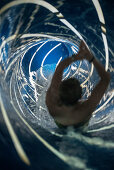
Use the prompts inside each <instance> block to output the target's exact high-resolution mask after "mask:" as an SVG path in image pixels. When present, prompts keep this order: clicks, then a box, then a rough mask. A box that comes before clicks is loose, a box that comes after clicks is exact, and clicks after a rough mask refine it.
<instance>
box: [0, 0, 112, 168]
mask: <svg viewBox="0 0 114 170" xmlns="http://www.w3.org/2000/svg"><path fill="white" fill-rule="evenodd" d="M8 2H11V1H8ZM8 2H7V1H5V2H4V1H1V6H0V7H1V10H0V25H1V26H0V56H1V57H0V99H1V100H0V106H1V107H0V110H1V113H0V150H1V152H0V163H1V164H0V166H1V169H41V170H43V169H49V170H50V169H65V170H66V169H68V170H69V169H84V170H85V169H92V170H93V169H95V170H97V169H100V170H102V169H105V170H106V169H113V168H114V166H113V161H114V143H113V142H114V137H113V132H114V107H113V102H114V98H113V95H114V91H113V87H114V82H113V77H114V75H113V62H114V60H113V56H114V54H113V48H114V43H113V26H114V24H113V7H112V4H111V3H109V2H107V1H102V0H101V1H100V5H101V7H102V10H103V15H104V17H105V22H106V31H107V32H106V34H105V31H104V33H103V32H102V31H101V25H100V21H99V18H98V15H97V12H96V10H95V5H96V4H97V1H96V3H95V5H94V4H93V2H92V1H91V0H89V1H85V2H84V1H82V0H78V1H74V0H72V3H71V1H70V0H67V1H66V0H62V1H59V0H58V1H54V2H53V1H51V0H48V1H39V0H38V1H30V0H29V1H22V0H20V1H14V2H13V3H10V4H9V5H7V6H5V5H6V4H7V3H8ZM25 2H26V3H25ZM19 3H20V4H19ZM3 6H5V8H2V7H3ZM57 10H58V11H59V12H61V13H62V14H59V15H58V11H57ZM109 12H110V16H109V15H108V13H109ZM63 16H64V18H63ZM101 20H102V22H103V18H102V17H101ZM80 39H84V41H85V42H86V43H87V45H88V46H89V48H90V49H91V50H92V52H93V53H94V55H95V57H96V58H98V59H99V60H100V62H101V63H102V64H103V65H104V66H105V68H106V70H109V71H110V74H111V82H110V85H109V87H108V90H107V91H106V93H105V95H104V96H103V98H102V100H101V102H100V103H99V105H98V107H97V109H96V110H95V112H94V113H93V116H92V118H91V120H90V122H89V125H88V127H87V128H86V130H85V131H79V130H76V129H73V128H72V127H69V128H68V129H66V130H61V129H58V127H57V126H56V124H55V122H54V120H53V118H52V117H51V116H50V115H49V113H48V110H47V107H46V105H45V95H46V91H47V89H48V87H49V85H50V82H51V79H52V76H53V73H54V71H55V68H56V66H57V65H58V64H59V62H60V61H61V60H63V59H64V58H66V57H68V56H70V55H72V54H73V53H77V52H78V50H79V43H80ZM68 77H76V78H78V79H79V81H80V83H81V85H82V88H83V99H86V98H87V97H88V96H89V95H90V92H91V90H92V89H93V88H94V86H95V85H96V83H97V82H98V79H99V77H98V75H97V73H96V70H95V69H94V67H93V66H92V65H91V64H89V63H88V62H87V61H86V60H84V61H77V62H76V63H72V65H71V66H69V67H68V68H67V69H66V70H65V71H64V75H63V79H66V78H68ZM6 161H7V164H6ZM17 167H18V168H17Z"/></svg>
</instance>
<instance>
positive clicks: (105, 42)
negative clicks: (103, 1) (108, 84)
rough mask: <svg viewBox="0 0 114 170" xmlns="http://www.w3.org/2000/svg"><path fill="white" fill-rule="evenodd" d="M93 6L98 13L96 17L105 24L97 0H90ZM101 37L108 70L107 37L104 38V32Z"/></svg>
mask: <svg viewBox="0 0 114 170" xmlns="http://www.w3.org/2000/svg"><path fill="white" fill-rule="evenodd" d="M92 2H93V4H94V6H95V8H96V11H97V14H98V17H99V20H100V22H101V23H103V24H105V20H104V16H103V12H102V9H101V6H100V4H99V1H98V0H92ZM101 29H102V31H103V30H104V29H105V28H104V27H103V26H101ZM105 32H106V29H105ZM102 38H103V42H104V47H105V55H106V65H105V69H106V70H108V64H109V52H108V43H107V39H106V35H105V34H104V33H102Z"/></svg>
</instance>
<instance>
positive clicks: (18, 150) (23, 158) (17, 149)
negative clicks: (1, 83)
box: [0, 95, 30, 165]
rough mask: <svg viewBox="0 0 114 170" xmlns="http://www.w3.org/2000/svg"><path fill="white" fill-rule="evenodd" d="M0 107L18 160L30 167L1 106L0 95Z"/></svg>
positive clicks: (2, 105)
mask: <svg viewBox="0 0 114 170" xmlns="http://www.w3.org/2000/svg"><path fill="white" fill-rule="evenodd" d="M0 107H1V111H2V115H3V118H4V121H5V123H6V126H7V129H8V132H9V134H10V136H11V139H12V141H13V144H14V146H15V149H16V151H17V153H18V155H19V157H20V159H21V160H22V161H23V162H24V163H26V164H27V165H30V161H29V158H28V157H27V155H26V153H25V151H24V150H23V147H22V145H21V144H20V142H19V139H18V137H17V135H16V134H15V132H14V130H13V127H12V125H11V123H10V120H9V118H8V115H7V113H6V110H5V108H4V104H3V101H2V97H1V95H0Z"/></svg>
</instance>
